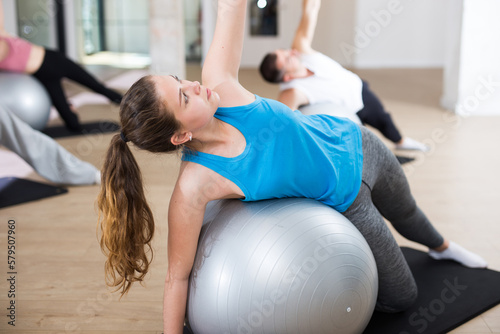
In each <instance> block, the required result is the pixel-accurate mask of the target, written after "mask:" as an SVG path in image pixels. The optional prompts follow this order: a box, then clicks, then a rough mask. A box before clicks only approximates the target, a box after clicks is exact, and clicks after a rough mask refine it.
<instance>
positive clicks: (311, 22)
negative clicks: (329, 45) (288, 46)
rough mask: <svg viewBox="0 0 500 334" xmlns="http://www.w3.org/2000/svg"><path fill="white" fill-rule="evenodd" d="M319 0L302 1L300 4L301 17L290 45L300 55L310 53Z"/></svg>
mask: <svg viewBox="0 0 500 334" xmlns="http://www.w3.org/2000/svg"><path fill="white" fill-rule="evenodd" d="M320 7H321V0H303V2H302V17H301V19H300V22H299V26H298V27H297V31H296V32H295V37H294V39H293V43H292V49H295V50H297V51H299V52H301V53H312V52H314V50H313V49H312V47H311V45H312V41H313V38H314V31H315V30H316V23H317V22H318V13H319V8H320Z"/></svg>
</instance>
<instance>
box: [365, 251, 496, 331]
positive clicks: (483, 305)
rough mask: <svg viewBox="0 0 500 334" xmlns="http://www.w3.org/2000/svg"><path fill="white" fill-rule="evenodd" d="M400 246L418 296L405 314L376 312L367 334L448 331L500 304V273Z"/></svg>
mask: <svg viewBox="0 0 500 334" xmlns="http://www.w3.org/2000/svg"><path fill="white" fill-rule="evenodd" d="M401 249H402V250H403V254H404V255H405V258H406V260H407V262H408V264H409V265H410V268H411V270H412V272H413V276H414V277H415V280H416V282H417V286H418V291H419V293H418V299H417V301H416V302H415V304H414V305H413V306H412V307H411V308H410V309H409V310H407V311H405V312H402V313H397V314H387V313H380V312H375V313H374V314H373V316H372V319H371V320H370V323H369V324H368V326H367V328H366V330H365V332H364V333H365V334H371V333H373V334H380V333H384V334H392V333H394V334H413V333H415V334H438V333H447V332H449V331H451V330H452V329H454V328H456V327H458V326H460V325H462V324H464V323H465V322H467V321H469V320H470V319H472V318H475V317H476V316H478V315H479V314H481V313H483V312H485V311H486V310H488V309H490V308H492V307H493V306H495V305H497V304H499V303H500V284H499V283H500V272H497V271H493V270H488V269H470V268H466V267H464V266H462V265H460V264H458V263H456V262H453V261H443V260H441V261H437V260H433V259H432V258H430V257H429V256H428V255H427V253H424V252H420V251H417V250H415V249H411V248H405V247H403V248H401Z"/></svg>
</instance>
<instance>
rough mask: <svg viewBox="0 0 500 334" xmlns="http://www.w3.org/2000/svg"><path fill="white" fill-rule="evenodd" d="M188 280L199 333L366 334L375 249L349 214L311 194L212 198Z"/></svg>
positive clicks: (190, 315)
mask: <svg viewBox="0 0 500 334" xmlns="http://www.w3.org/2000/svg"><path fill="white" fill-rule="evenodd" d="M209 204H210V205H209V207H208V208H207V211H206V213H205V220H204V225H203V228H202V233H201V235H200V241H199V245H198V251H197V255H196V259H195V263H194V267H193V271H192V274H191V278H190V282H189V298H188V308H187V315H188V324H189V326H190V327H191V330H192V331H193V332H194V333H195V334H200V333H214V334H215V333H217V334H223V333H255V334H256V333H266V334H269V333H289V334H290V333H298V334H304V333H315V334H318V333H328V334H331V333H342V334H348V333H362V332H363V330H364V328H365V327H366V325H367V324H368V322H369V320H370V318H371V315H372V313H373V310H374V308H375V301H376V297H377V289H378V277H377V268H376V265H375V260H374V258H373V254H372V253H371V250H370V248H369V246H368V244H367V243H366V241H365V239H364V238H363V236H362V235H361V233H360V232H359V231H358V230H357V229H356V228H355V227H354V226H353V225H352V224H351V222H349V221H348V220H347V219H346V218H345V217H344V216H342V214H340V213H338V212H336V211H335V210H334V209H332V208H330V207H328V206H326V205H324V204H321V203H319V202H317V201H313V200H309V199H297V198H290V199H278V200H269V201H260V202H248V203H245V202H241V201H239V200H222V201H216V202H212V203H209Z"/></svg>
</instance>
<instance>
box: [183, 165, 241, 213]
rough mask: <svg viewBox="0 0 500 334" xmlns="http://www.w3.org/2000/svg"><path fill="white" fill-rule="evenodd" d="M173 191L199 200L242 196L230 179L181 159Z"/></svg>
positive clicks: (207, 200) (206, 200)
mask: <svg viewBox="0 0 500 334" xmlns="http://www.w3.org/2000/svg"><path fill="white" fill-rule="evenodd" d="M174 191H179V192H182V194H183V197H185V198H190V199H191V200H196V201H200V202H206V203H208V202H209V201H212V200H216V199H222V198H243V197H244V194H243V191H241V189H240V188H239V187H238V186H237V185H236V184H235V183H234V182H232V181H230V180H229V179H227V178H225V177H223V176H222V175H220V174H218V173H216V172H214V171H213V170H211V169H209V168H207V167H205V166H202V165H200V164H197V163H194V162H190V161H183V162H182V163H181V168H180V172H179V177H178V179H177V184H176V187H175V189H174Z"/></svg>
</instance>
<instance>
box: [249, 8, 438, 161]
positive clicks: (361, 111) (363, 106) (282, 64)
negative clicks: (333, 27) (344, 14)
mask: <svg viewBox="0 0 500 334" xmlns="http://www.w3.org/2000/svg"><path fill="white" fill-rule="evenodd" d="M320 6H321V1H320V0H304V1H303V4H302V18H301V20H300V23H299V26H298V28H297V31H296V33H295V37H294V39H293V42H292V47H291V49H288V50H284V49H278V50H275V51H273V52H271V53H269V54H267V55H266V56H265V57H264V59H263V60H262V62H261V64H260V68H259V69H260V73H261V75H262V77H263V78H264V79H265V80H266V81H268V82H271V83H279V86H280V93H279V96H278V101H281V102H283V103H284V104H286V105H287V106H289V107H290V108H291V109H293V110H295V109H298V108H299V107H300V106H305V105H311V106H314V105H318V104H322V103H329V104H331V105H332V106H333V108H336V109H339V110H344V111H345V112H346V117H347V115H348V117H352V116H353V115H357V117H358V118H359V120H360V121H361V123H362V124H367V125H370V126H372V127H374V128H376V129H377V130H379V131H380V132H381V133H382V134H383V135H384V136H385V137H386V138H387V139H389V140H390V141H392V142H393V143H395V147H396V149H404V150H421V151H427V150H428V147H427V146H425V145H424V144H422V143H420V142H418V141H416V140H414V139H412V138H409V137H403V136H402V135H401V133H400V131H399V130H398V128H397V127H396V125H395V124H394V122H393V120H392V118H391V115H390V114H389V113H388V112H386V111H385V109H384V106H383V105H382V103H381V102H380V100H379V99H378V97H377V96H376V95H375V94H374V93H373V92H372V91H371V90H370V88H369V86H368V83H367V82H366V81H362V80H361V79H360V78H359V77H358V76H357V75H356V74H354V73H352V72H351V71H348V70H346V69H345V68H343V67H342V66H341V65H340V64H339V63H337V62H336V61H335V60H333V59H331V58H329V57H328V56H326V55H324V54H322V53H320V52H318V51H316V50H314V49H313V48H312V47H311V45H312V41H313V38H314V31H315V29H316V22H317V19H318V13H319V9H320Z"/></svg>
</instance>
